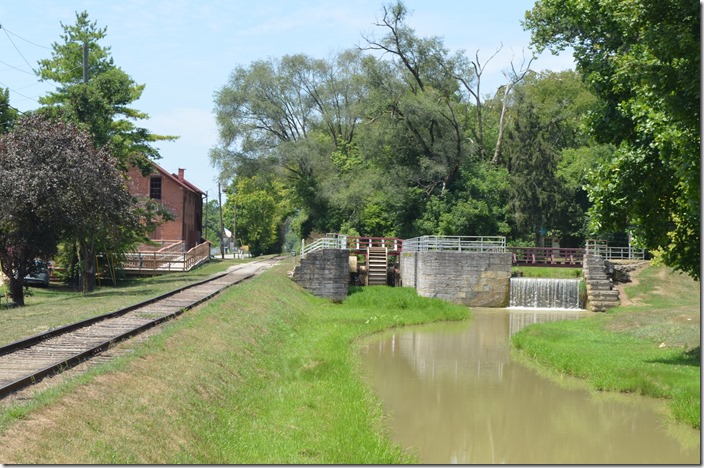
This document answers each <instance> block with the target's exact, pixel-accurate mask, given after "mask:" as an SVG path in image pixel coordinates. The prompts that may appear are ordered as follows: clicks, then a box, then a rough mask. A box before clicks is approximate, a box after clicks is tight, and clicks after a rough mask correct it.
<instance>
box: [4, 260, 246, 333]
mask: <svg viewBox="0 0 704 468" xmlns="http://www.w3.org/2000/svg"><path fill="white" fill-rule="evenodd" d="M250 260H251V259H247V260H246V261H250ZM243 262H244V261H243V260H231V259H228V260H222V259H211V261H210V262H208V263H206V264H204V265H202V266H200V267H198V268H196V269H195V270H193V271H190V272H185V273H170V274H167V275H161V276H152V277H139V278H133V279H128V280H123V281H118V285H117V286H112V285H107V284H104V283H103V284H102V285H100V286H98V287H97V288H96V289H95V291H93V292H92V293H89V294H86V295H83V294H82V293H81V292H79V291H76V290H73V289H71V288H68V287H67V286H64V285H61V284H59V283H52V284H51V285H50V287H48V288H36V287H32V288H29V295H27V296H26V297H25V303H26V306H25V307H16V308H2V309H0V345H4V344H8V343H11V342H13V341H17V340H19V339H21V338H26V337H28V336H32V335H36V334H38V333H42V332H45V331H47V330H49V329H52V328H57V327H59V326H61V325H66V324H69V323H73V322H77V321H79V320H84V319H87V318H90V317H95V316H96V315H101V314H106V313H108V312H113V311H115V310H118V309H121V308H123V307H127V306H130V305H133V304H137V303H139V302H142V301H145V300H147V299H151V298H152V297H155V296H158V295H160V294H165V293H167V292H169V291H172V290H174V289H177V288H179V287H182V286H186V285H187V284H189V283H193V282H197V281H201V280H204V279H206V278H208V277H209V276H211V275H213V274H215V273H219V272H221V271H225V270H226V269H227V268H228V267H230V266H233V265H236V264H238V263H243ZM3 304H4V300H3Z"/></svg>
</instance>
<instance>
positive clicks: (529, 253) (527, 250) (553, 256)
mask: <svg viewBox="0 0 704 468" xmlns="http://www.w3.org/2000/svg"><path fill="white" fill-rule="evenodd" d="M506 250H508V251H509V252H511V253H512V254H513V265H516V266H553V267H573V268H582V263H583V261H584V249H567V248H560V247H507V248H506Z"/></svg>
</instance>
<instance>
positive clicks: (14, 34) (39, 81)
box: [0, 24, 83, 103]
mask: <svg viewBox="0 0 704 468" xmlns="http://www.w3.org/2000/svg"><path fill="white" fill-rule="evenodd" d="M0 29H2V30H3V32H4V33H5V36H6V37H7V39H8V40H9V41H10V43H11V44H12V46H13V47H14V48H15V50H16V51H17V53H18V54H19V55H20V57H22V60H24V62H25V63H26V64H27V66H28V67H29V68H30V69H31V70H32V71H31V72H30V71H27V70H25V69H23V68H20V67H17V66H15V65H12V64H10V63H7V62H5V61H3V60H0V63H1V64H3V65H6V66H7V67H9V68H6V69H3V70H2V71H6V70H8V69H13V70H16V71H19V72H21V73H26V74H28V75H34V76H35V77H36V76H38V75H39V73H38V72H37V70H35V69H34V67H33V66H32V65H31V64H30V63H29V61H28V60H27V58H26V57H25V56H24V54H23V53H22V51H21V50H20V49H19V47H17V44H15V41H13V40H12V38H11V37H10V35H13V36H15V37H16V38H18V39H21V40H23V41H24V42H27V43H28V44H31V45H33V46H35V47H39V48H41V49H47V50H52V47H47V46H43V45H41V44H37V43H36V42H33V41H30V40H29V39H26V38H24V37H22V36H20V35H18V34H16V33H14V32H12V31H10V30H9V29H7V28H6V27H5V26H3V25H2V24H0ZM82 67H83V65H79V66H76V67H74V68H72V69H70V70H67V72H69V73H70V72H72V71H74V70H77V69H80V68H82ZM43 81H45V80H42V79H38V80H37V81H36V82H34V83H32V84H29V85H26V86H23V87H20V88H13V87H10V86H8V85H6V84H5V83H2V82H0V86H3V87H5V88H7V89H9V90H10V91H11V92H13V93H15V94H17V95H19V96H22V97H23V98H25V99H29V100H31V101H34V102H37V103H39V100H38V98H37V97H31V96H27V95H26V94H24V93H21V92H19V91H18V90H17V89H24V88H28V87H31V86H36V85H39V84H42V82H43Z"/></svg>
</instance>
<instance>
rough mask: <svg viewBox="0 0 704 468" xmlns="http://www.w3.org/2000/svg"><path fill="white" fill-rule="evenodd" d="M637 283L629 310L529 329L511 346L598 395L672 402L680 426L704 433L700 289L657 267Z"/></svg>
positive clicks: (629, 291)
mask: <svg viewBox="0 0 704 468" xmlns="http://www.w3.org/2000/svg"><path fill="white" fill-rule="evenodd" d="M636 281H637V284H634V285H633V286H630V287H626V289H625V291H626V296H627V297H626V298H622V301H623V302H624V303H628V304H629V305H624V306H620V307H617V308H614V309H611V310H610V311H609V312H607V313H604V314H595V315H594V316H591V317H589V318H586V319H583V320H576V321H565V322H554V323H546V324H540V325H534V326H530V327H527V328H525V329H523V330H521V331H520V332H519V333H517V334H516V335H514V336H513V337H512V343H513V345H514V347H515V349H517V350H518V351H519V352H520V354H521V355H522V356H523V357H525V358H528V359H529V360H530V361H532V362H535V363H537V364H538V365H539V366H540V367H543V368H547V369H549V370H552V371H554V372H558V373H563V374H568V375H572V376H576V377H580V378H582V379H585V380H586V381H588V382H589V384H590V385H592V386H593V387H594V388H595V389H598V390H609V391H619V392H633V393H638V394H642V395H647V396H652V397H658V398H667V399H669V400H670V408H671V410H672V415H673V417H674V418H675V419H676V420H678V421H681V422H683V423H685V424H688V425H690V426H692V427H695V428H699V427H700V411H701V398H700V368H701V346H700V344H701V336H700V292H699V291H700V289H699V283H698V282H695V281H693V280H691V279H690V278H689V277H687V276H684V275H681V274H678V273H674V272H672V271H670V270H668V269H666V268H664V267H654V266H650V267H648V268H646V269H644V270H643V271H641V272H640V273H639V274H638V275H637V277H636Z"/></svg>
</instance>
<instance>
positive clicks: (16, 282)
mask: <svg viewBox="0 0 704 468" xmlns="http://www.w3.org/2000/svg"><path fill="white" fill-rule="evenodd" d="M0 261H1V262H2V272H3V273H4V274H5V276H6V277H7V280H8V282H9V285H8V289H9V293H10V297H12V300H13V302H14V303H15V304H17V305H19V306H23V305H24V276H25V274H26V272H25V271H24V263H23V262H19V263H20V265H21V266H20V267H19V268H14V266H15V264H14V262H13V258H12V256H11V255H2V258H0Z"/></svg>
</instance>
